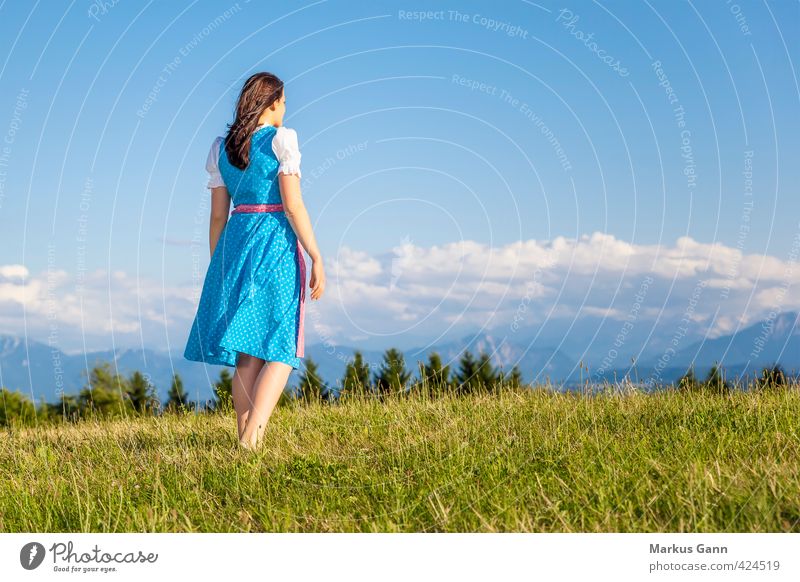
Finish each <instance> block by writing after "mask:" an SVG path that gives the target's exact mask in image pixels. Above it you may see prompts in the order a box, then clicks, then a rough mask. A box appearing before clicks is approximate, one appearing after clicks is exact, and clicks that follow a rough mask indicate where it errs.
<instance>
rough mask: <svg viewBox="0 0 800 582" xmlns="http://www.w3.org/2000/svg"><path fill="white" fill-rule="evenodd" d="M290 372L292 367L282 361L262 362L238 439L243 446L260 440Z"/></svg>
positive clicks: (250, 445)
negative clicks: (247, 414) (248, 412)
mask: <svg viewBox="0 0 800 582" xmlns="http://www.w3.org/2000/svg"><path fill="white" fill-rule="evenodd" d="M291 372H292V367H291V366H290V365H289V364H284V363H283V362H267V363H266V364H264V367H263V368H262V369H261V372H260V373H259V374H258V378H257V379H256V382H255V385H254V386H253V392H254V394H255V398H254V399H253V406H252V407H251V408H250V414H249V416H248V417H247V422H246V426H245V428H244V431H243V432H242V437H241V439H240V441H241V442H242V443H243V444H244V445H245V446H248V447H249V448H255V447H256V446H258V444H259V443H260V442H261V437H262V436H263V434H264V429H265V428H266V427H267V421H268V420H269V417H270V416H271V415H272V411H273V409H274V408H275V405H276V404H277V403H278V399H280V397H281V394H282V393H283V390H284V388H285V387H286V381H287V380H288V379H289V374H291Z"/></svg>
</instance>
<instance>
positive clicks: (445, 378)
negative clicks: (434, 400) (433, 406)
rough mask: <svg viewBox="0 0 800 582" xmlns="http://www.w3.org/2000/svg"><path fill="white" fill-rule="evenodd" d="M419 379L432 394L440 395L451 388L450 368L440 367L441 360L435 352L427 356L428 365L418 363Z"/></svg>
mask: <svg viewBox="0 0 800 582" xmlns="http://www.w3.org/2000/svg"><path fill="white" fill-rule="evenodd" d="M419 364H420V378H421V379H422V382H423V385H425V386H427V389H428V391H429V392H430V393H432V394H442V393H444V392H446V391H447V390H448V389H449V388H450V387H451V383H452V381H451V379H450V366H449V365H447V366H442V358H441V357H440V356H439V354H438V353H437V352H431V353H430V354H429V355H428V363H427V364H425V363H423V362H420V363H419Z"/></svg>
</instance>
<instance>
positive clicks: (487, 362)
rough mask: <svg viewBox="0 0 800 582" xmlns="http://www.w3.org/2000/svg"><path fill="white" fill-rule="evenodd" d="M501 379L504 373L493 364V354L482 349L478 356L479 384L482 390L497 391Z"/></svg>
mask: <svg viewBox="0 0 800 582" xmlns="http://www.w3.org/2000/svg"><path fill="white" fill-rule="evenodd" d="M501 380H502V375H501V374H500V373H499V372H498V371H497V369H496V368H495V367H494V365H493V364H492V358H491V356H490V355H489V354H487V353H486V352H483V351H482V352H481V353H480V356H479V358H478V375H477V381H478V385H479V386H480V388H481V389H482V390H485V391H487V392H495V391H496V390H497V388H498V384H499V382H500V381H501Z"/></svg>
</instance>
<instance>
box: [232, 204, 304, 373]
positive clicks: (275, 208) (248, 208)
mask: <svg viewBox="0 0 800 582" xmlns="http://www.w3.org/2000/svg"><path fill="white" fill-rule="evenodd" d="M242 212H283V204H239V205H238V206H235V207H234V208H233V214H240V213H242ZM296 255H297V267H298V268H299V269H300V281H301V282H300V322H299V324H298V327H297V352H296V354H295V355H296V356H297V357H298V358H302V357H304V355H303V354H304V352H305V334H304V333H303V319H304V315H305V305H304V303H305V299H306V261H305V258H304V257H303V247H301V246H300V239H298V240H297V253H296Z"/></svg>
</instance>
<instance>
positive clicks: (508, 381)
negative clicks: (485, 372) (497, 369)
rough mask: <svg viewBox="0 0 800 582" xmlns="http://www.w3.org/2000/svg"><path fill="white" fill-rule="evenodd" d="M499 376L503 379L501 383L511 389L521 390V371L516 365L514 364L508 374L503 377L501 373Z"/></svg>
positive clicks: (522, 382)
mask: <svg viewBox="0 0 800 582" xmlns="http://www.w3.org/2000/svg"><path fill="white" fill-rule="evenodd" d="M501 376H502V377H503V380H502V381H503V383H504V384H505V385H506V386H508V387H509V388H511V389H517V388H521V387H522V385H523V384H524V383H525V382H524V381H523V380H522V371H521V370H520V369H519V366H518V365H517V364H514V367H513V368H511V372H509V373H508V374H505V375H503V374H502V372H501Z"/></svg>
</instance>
